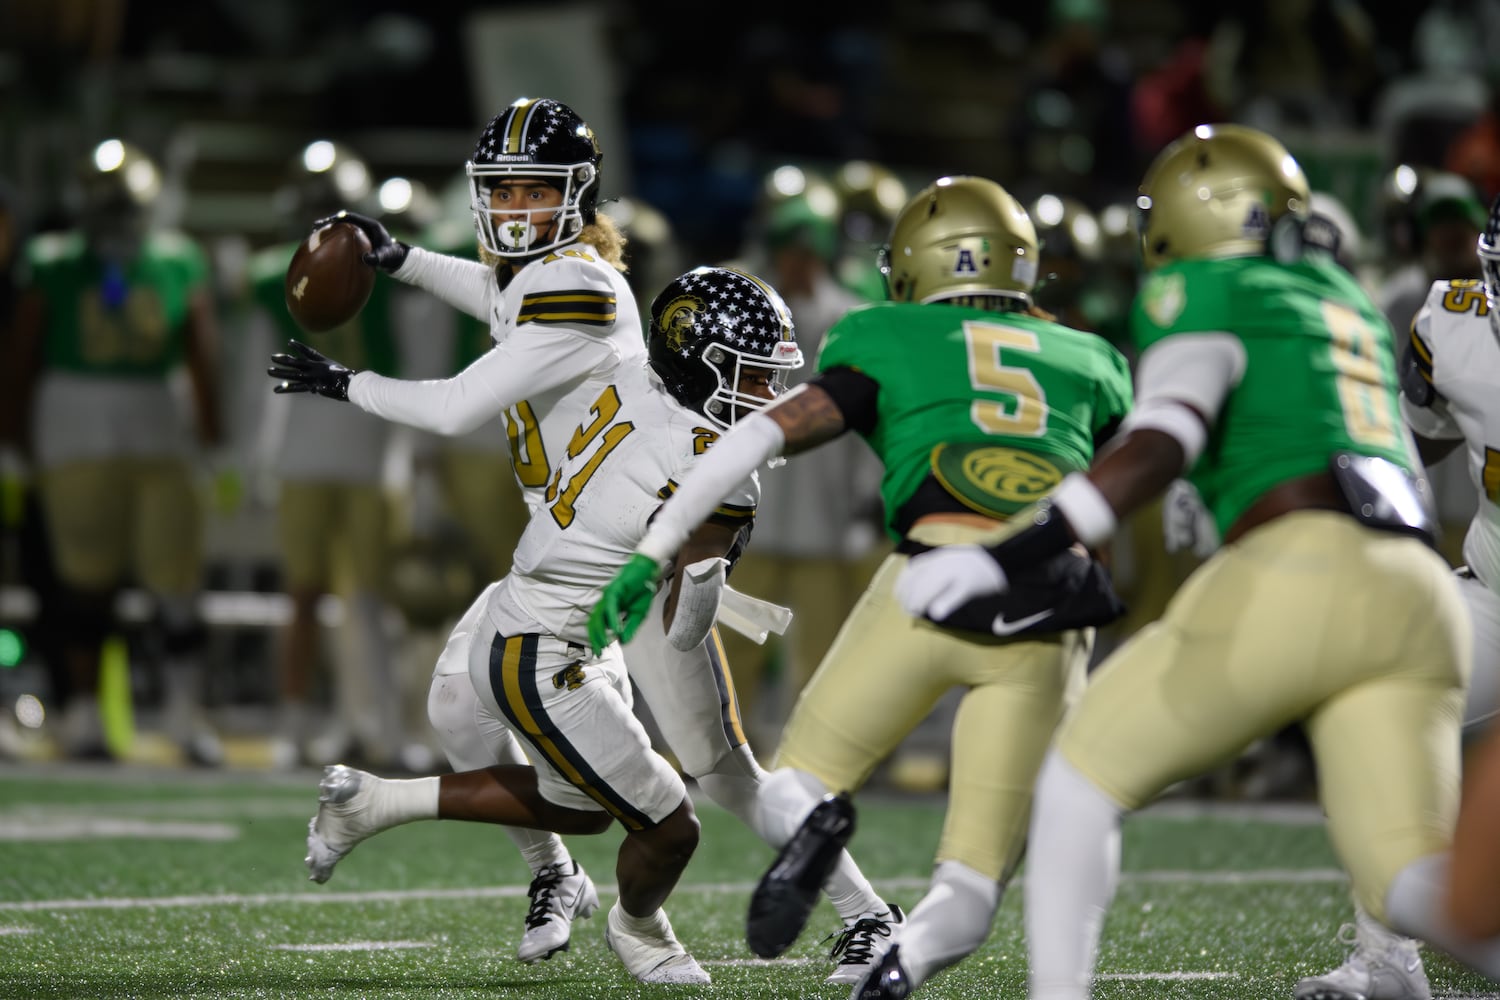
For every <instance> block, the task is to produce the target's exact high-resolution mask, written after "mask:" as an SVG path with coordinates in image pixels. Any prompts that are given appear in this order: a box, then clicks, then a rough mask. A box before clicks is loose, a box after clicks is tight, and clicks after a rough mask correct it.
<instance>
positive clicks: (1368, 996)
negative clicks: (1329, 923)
mask: <svg viewBox="0 0 1500 1000" xmlns="http://www.w3.org/2000/svg"><path fill="white" fill-rule="evenodd" d="M1339 941H1340V943H1342V944H1344V945H1348V946H1351V947H1353V949H1354V951H1353V952H1352V953H1351V954H1350V955H1349V958H1348V960H1347V961H1345V962H1344V964H1343V965H1340V966H1339V967H1338V968H1336V969H1333V970H1331V971H1329V972H1325V973H1323V975H1321V976H1309V977H1308V978H1306V979H1303V980H1300V981H1299V982H1298V983H1297V986H1296V989H1295V990H1293V992H1292V995H1293V996H1294V997H1296V1000H1432V987H1431V986H1430V985H1429V984H1428V982H1427V972H1426V970H1425V969H1423V968H1422V956H1421V955H1420V954H1418V952H1417V948H1418V945H1417V942H1415V941H1413V940H1411V939H1410V938H1401V937H1395V936H1388V939H1387V940H1381V939H1380V938H1379V937H1377V936H1375V935H1373V934H1370V933H1366V932H1364V930H1363V929H1362V928H1360V927H1359V926H1357V925H1355V924H1345V925H1344V926H1342V927H1340V928H1339Z"/></svg>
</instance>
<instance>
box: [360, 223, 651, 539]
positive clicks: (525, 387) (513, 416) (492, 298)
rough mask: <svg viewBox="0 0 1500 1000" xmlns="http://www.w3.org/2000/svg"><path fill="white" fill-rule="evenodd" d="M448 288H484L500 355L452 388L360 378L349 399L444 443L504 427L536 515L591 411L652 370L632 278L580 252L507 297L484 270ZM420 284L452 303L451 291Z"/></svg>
mask: <svg viewBox="0 0 1500 1000" xmlns="http://www.w3.org/2000/svg"><path fill="white" fill-rule="evenodd" d="M416 253H417V252H416V251H415V250H414V251H413V254H414V255H415V254H416ZM423 256H425V257H427V258H429V261H426V262H423V261H420V260H419V263H420V264H426V265H430V264H431V261H430V258H432V257H438V256H442V255H432V254H424V255H423ZM402 274H403V279H404V278H405V268H403V270H402ZM449 280H453V281H465V282H468V281H476V280H477V281H483V282H484V288H485V291H484V296H485V298H484V300H483V301H484V303H485V306H484V310H485V312H486V314H487V315H488V317H489V322H490V336H492V337H493V338H494V339H495V347H494V348H493V349H492V350H490V351H489V352H488V353H487V354H485V355H484V356H483V357H481V358H479V359H478V360H477V361H475V362H474V363H473V364H471V365H470V366H469V367H468V368H465V369H464V370H463V371H462V372H460V373H458V374H457V375H455V376H453V377H452V378H447V379H433V380H427V381H414V380H400V379H389V378H382V377H381V376H379V375H375V374H373V373H370V372H360V373H359V374H357V375H355V376H354V378H353V379H352V380H350V383H349V400H350V402H352V403H355V404H356V405H358V406H360V407H361V408H363V409H365V410H368V411H370V412H371V413H375V414H378V415H379V416H382V417H386V418H387V419H390V420H395V421H398V422H400V423H404V424H409V425H411V426H413V427H418V428H421V429H423V430H428V431H432V432H434V433H438V434H447V435H458V434H466V433H469V432H471V431H473V430H474V429H475V428H477V427H479V426H481V425H483V424H484V423H485V422H487V421H491V420H496V419H499V420H503V422H504V425H505V430H506V433H507V436H508V437H509V440H510V451H511V459H512V467H513V468H514V470H515V473H516V479H517V481H518V482H519V483H520V485H521V490H522V493H523V494H524V496H525V498H526V505H527V509H528V511H529V512H530V513H531V515H533V516H534V515H535V514H536V512H537V511H538V510H539V509H541V507H542V506H543V505H544V504H543V494H544V493H545V492H546V489H547V486H548V484H549V483H550V482H551V481H552V478H553V476H554V474H555V473H556V471H557V465H558V462H559V461H560V459H561V456H562V455H564V454H565V452H566V451H567V448H568V445H569V441H570V439H571V437H572V435H573V433H574V431H575V430H577V428H579V427H580V426H586V425H587V424H588V423H589V421H590V420H591V419H592V418H591V417H590V416H589V408H590V407H591V406H592V405H593V404H594V402H595V401H596V400H597V399H598V398H599V395H600V393H601V392H602V391H603V390H604V388H605V387H606V386H608V385H610V384H611V382H612V381H613V380H614V378H615V376H616V373H617V372H618V371H619V370H620V369H621V368H622V367H633V366H638V365H640V364H644V363H645V359H646V344H645V338H644V336H643V333H642V330H643V327H642V326H641V318H640V312H639V310H638V309H637V307H636V303H635V297H634V295H633V294H632V293H631V290H630V285H629V284H628V283H627V282H626V281H625V276H624V275H623V274H621V273H620V272H619V271H617V270H615V268H614V267H612V266H611V265H610V264H608V263H607V262H606V261H604V260H603V259H602V258H601V257H599V255H598V254H597V252H596V251H595V250H594V248H593V247H590V246H588V245H586V244H582V243H578V244H574V245H572V246H570V247H567V248H566V249H563V250H558V251H555V252H553V253H550V254H548V255H547V256H545V257H542V258H540V259H538V260H535V261H532V262H531V263H530V264H527V265H526V266H525V267H523V268H522V269H521V270H520V271H519V272H518V273H517V274H516V276H515V277H514V278H513V279H512V280H511V282H510V284H508V285H507V286H506V287H505V288H504V289H501V288H500V287H499V286H498V285H497V284H496V282H495V279H494V274H493V272H492V271H490V270H489V269H487V268H480V269H476V268H472V267H471V268H466V269H463V270H456V271H453V272H452V276H451V279H449ZM422 284H423V287H427V288H428V289H429V290H430V291H432V292H434V294H439V295H440V297H443V298H445V299H448V300H450V301H451V298H452V296H451V293H452V291H453V290H452V289H444V288H441V287H438V283H437V282H435V281H424V282H422ZM445 293H449V294H445Z"/></svg>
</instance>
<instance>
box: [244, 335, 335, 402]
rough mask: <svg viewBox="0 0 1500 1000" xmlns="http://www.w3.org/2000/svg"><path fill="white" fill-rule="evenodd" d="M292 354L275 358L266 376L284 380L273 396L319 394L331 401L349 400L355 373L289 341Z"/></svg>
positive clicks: (298, 343) (298, 341) (297, 343)
mask: <svg viewBox="0 0 1500 1000" xmlns="http://www.w3.org/2000/svg"><path fill="white" fill-rule="evenodd" d="M287 345H288V347H290V348H291V351H292V353H291V354H273V355H271V367H269V368H267V369H266V374H267V375H269V376H271V377H272V378H279V379H281V381H280V382H277V383H276V385H275V387H274V388H273V390H272V391H273V392H315V393H317V394H318V395H319V396H327V397H328V398H329V399H343V400H347V399H348V398H349V380H350V379H351V378H353V377H354V371H353V370H352V369H349V368H345V367H344V366H343V365H341V364H339V363H338V362H337V361H334V360H333V359H332V358H325V357H324V356H323V355H321V354H319V353H318V352H317V351H315V350H313V349H312V348H311V347H308V346H307V345H306V344H304V343H302V342H301V341H300V340H290V341H287Z"/></svg>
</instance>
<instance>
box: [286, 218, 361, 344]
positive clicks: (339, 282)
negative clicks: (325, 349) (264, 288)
mask: <svg viewBox="0 0 1500 1000" xmlns="http://www.w3.org/2000/svg"><path fill="white" fill-rule="evenodd" d="M369 252H370V240H369V237H367V236H365V234H364V232H363V231H362V230H361V229H360V228H359V227H358V226H356V225H354V224H353V223H352V222H334V223H331V224H329V225H327V226H324V227H323V228H321V229H315V230H313V231H312V232H311V233H309V234H308V235H307V238H306V239H305V240H303V241H302V242H301V243H300V244H298V246H297V251H296V253H294V254H292V262H291V263H290V264H289V265H287V269H286V307H287V309H288V310H290V311H291V314H292V318H293V319H295V320H296V321H297V325H298V326H300V327H302V329H304V330H306V331H307V332H308V333H323V332H325V331H327V330H332V329H334V328H335V327H338V326H343V325H344V324H345V323H347V322H349V321H350V320H351V319H353V318H354V317H355V316H358V315H359V311H360V310H361V309H363V308H364V307H365V303H366V302H368V301H369V300H370V292H371V291H372V290H373V289H374V287H375V269H374V268H373V267H371V266H370V265H368V264H366V263H365V262H364V261H363V260H361V259H360V258H361V257H362V256H363V255H364V254H367V253H369Z"/></svg>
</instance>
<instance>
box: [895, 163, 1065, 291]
mask: <svg viewBox="0 0 1500 1000" xmlns="http://www.w3.org/2000/svg"><path fill="white" fill-rule="evenodd" d="M1038 256H1039V255H1038V248H1037V238H1036V228H1035V227H1034V226H1033V225H1032V224H1031V218H1030V216H1028V215H1027V214H1026V209H1024V208H1022V207H1021V203H1020V202H1018V201H1016V199H1015V198H1013V197H1011V195H1010V193H1009V192H1008V191H1006V190H1005V188H1003V187H1001V186H1000V185H999V184H996V183H995V182H994V181H992V180H987V179H986V178H983V177H962V176H960V177H943V178H940V179H939V180H937V181H936V182H934V183H933V184H930V185H928V186H927V187H925V188H923V189H922V190H921V191H919V192H918V193H917V194H916V196H915V197H913V198H912V199H911V201H909V202H907V203H906V207H905V208H903V209H902V210H901V214H900V215H898V216H897V217H896V222H895V224H894V225H893V226H892V227H891V240H890V243H889V244H888V245H887V246H886V247H884V248H883V249H882V250H881V252H880V272H881V274H883V275H884V276H885V282H886V290H887V294H888V295H889V297H890V299H891V300H892V301H895V302H934V301H938V300H942V299H957V298H968V297H970V296H974V297H996V296H999V297H1004V298H1010V299H1016V300H1018V301H1020V302H1021V303H1022V304H1025V305H1029V304H1030V302H1031V290H1032V288H1033V287H1034V286H1035V285H1036V277H1037V258H1038Z"/></svg>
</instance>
